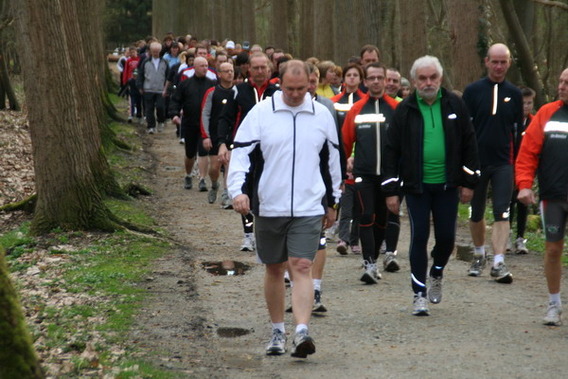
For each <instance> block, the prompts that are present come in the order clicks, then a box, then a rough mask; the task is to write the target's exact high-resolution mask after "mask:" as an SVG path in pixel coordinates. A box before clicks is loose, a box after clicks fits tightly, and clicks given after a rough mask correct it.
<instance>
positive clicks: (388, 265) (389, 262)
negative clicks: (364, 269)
mask: <svg viewBox="0 0 568 379" xmlns="http://www.w3.org/2000/svg"><path fill="white" fill-rule="evenodd" d="M383 267H384V269H385V271H388V272H397V271H398V270H400V265H399V264H398V261H397V260H396V251H394V252H392V251H387V252H386V253H385V258H384V259H383Z"/></svg>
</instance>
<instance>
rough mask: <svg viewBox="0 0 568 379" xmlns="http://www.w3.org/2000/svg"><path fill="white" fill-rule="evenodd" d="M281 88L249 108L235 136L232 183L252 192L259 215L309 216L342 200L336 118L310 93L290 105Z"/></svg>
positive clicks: (234, 191) (232, 189) (238, 190)
mask: <svg viewBox="0 0 568 379" xmlns="http://www.w3.org/2000/svg"><path fill="white" fill-rule="evenodd" d="M282 95H283V93H282V91H277V92H275V93H274V95H273V96H272V97H271V98H269V99H266V100H264V101H262V102H260V103H258V104H257V105H255V106H254V107H253V108H252V109H251V111H250V112H249V113H248V114H247V116H246V117H245V119H244V120H243V123H242V124H241V126H240V127H239V129H238V131H237V134H236V136H235V142H234V147H233V151H232V153H231V161H230V165H229V175H228V178H227V185H228V189H229V194H230V196H231V197H232V198H235V197H236V196H238V195H240V194H243V193H245V194H247V195H248V196H249V197H250V198H251V208H252V211H253V213H254V214H255V215H259V216H263V217H306V216H319V215H323V214H325V211H326V209H325V207H326V206H329V207H331V206H333V205H335V204H337V203H338V202H339V197H340V196H341V191H340V185H341V170H340V165H339V150H338V149H339V146H338V136H337V130H336V127H335V123H334V121H333V118H332V117H331V114H330V112H329V110H328V109H327V108H326V107H325V106H323V105H321V104H319V103H317V102H314V101H312V99H311V97H310V95H309V93H307V94H306V96H305V98H304V102H303V103H302V105H300V106H298V107H289V106H288V105H286V104H285V103H284V101H283V99H282Z"/></svg>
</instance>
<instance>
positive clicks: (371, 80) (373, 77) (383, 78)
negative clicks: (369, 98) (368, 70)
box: [365, 76, 385, 82]
mask: <svg viewBox="0 0 568 379" xmlns="http://www.w3.org/2000/svg"><path fill="white" fill-rule="evenodd" d="M365 80H368V81H370V82H374V81H375V80H379V81H381V80H385V77H384V76H367V77H366V78H365Z"/></svg>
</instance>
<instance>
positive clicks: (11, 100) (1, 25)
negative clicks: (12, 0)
mask: <svg viewBox="0 0 568 379" xmlns="http://www.w3.org/2000/svg"><path fill="white" fill-rule="evenodd" d="M13 21H14V19H13V17H12V15H11V14H10V7H9V2H8V1H6V0H0V109H6V99H7V100H8V104H9V107H10V109H11V110H14V111H19V110H20V104H19V102H18V99H17V98H16V93H15V92H14V88H13V87H12V83H11V82H10V76H9V75H8V63H7V60H6V54H5V49H6V45H7V44H6V42H7V39H8V38H7V36H8V31H9V30H10V29H11V25H12V22H13Z"/></svg>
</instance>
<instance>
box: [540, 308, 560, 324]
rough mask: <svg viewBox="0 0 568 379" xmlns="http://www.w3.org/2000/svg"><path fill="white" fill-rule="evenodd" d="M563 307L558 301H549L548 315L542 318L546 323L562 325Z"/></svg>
mask: <svg viewBox="0 0 568 379" xmlns="http://www.w3.org/2000/svg"><path fill="white" fill-rule="evenodd" d="M561 315H562V308H561V307H560V305H559V304H558V303H549V304H548V309H547V310H546V316H544V319H543V320H542V322H543V324H544V325H550V326H560V325H562V318H561Z"/></svg>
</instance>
